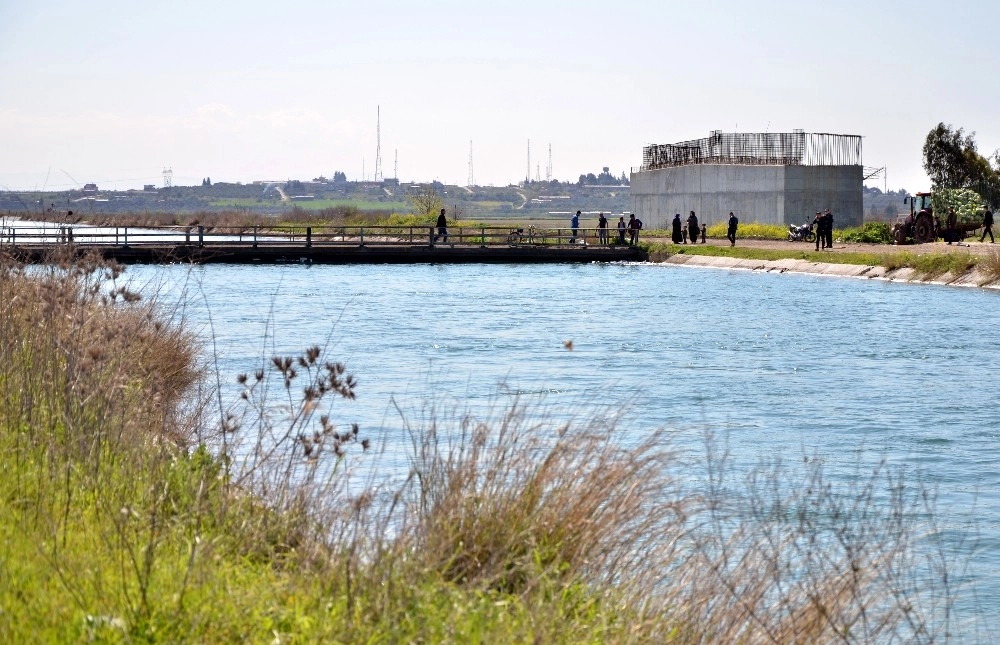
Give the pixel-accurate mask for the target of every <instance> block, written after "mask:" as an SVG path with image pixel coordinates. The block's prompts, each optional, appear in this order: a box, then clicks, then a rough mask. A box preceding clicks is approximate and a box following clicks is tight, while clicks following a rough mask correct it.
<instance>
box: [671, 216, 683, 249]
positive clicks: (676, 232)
mask: <svg viewBox="0 0 1000 645" xmlns="http://www.w3.org/2000/svg"><path fill="white" fill-rule="evenodd" d="M683 228H684V224H683V223H682V222H681V214H680V213H677V214H676V215H674V221H673V228H672V230H671V231H670V239H671V241H673V243H674V244H680V243H681V239H683V234H682V233H681V230H682V229H683Z"/></svg>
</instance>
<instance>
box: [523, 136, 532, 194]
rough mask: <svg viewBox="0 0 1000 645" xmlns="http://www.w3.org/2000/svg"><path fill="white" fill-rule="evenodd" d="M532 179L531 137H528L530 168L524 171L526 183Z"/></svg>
mask: <svg viewBox="0 0 1000 645" xmlns="http://www.w3.org/2000/svg"><path fill="white" fill-rule="evenodd" d="M530 181H531V139H528V169H527V171H525V173H524V183H525V184H527V183H529V182H530Z"/></svg>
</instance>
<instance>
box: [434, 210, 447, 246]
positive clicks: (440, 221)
mask: <svg viewBox="0 0 1000 645" xmlns="http://www.w3.org/2000/svg"><path fill="white" fill-rule="evenodd" d="M434 225H435V226H437V230H438V232H437V235H435V236H434V241H435V242H437V241H438V238H439V237H443V238H444V243H445V244H447V243H448V220H447V218H445V216H444V209H443V208H442V209H441V214H440V215H438V218H437V223H436V224H434Z"/></svg>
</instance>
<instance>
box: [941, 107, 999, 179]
mask: <svg viewBox="0 0 1000 645" xmlns="http://www.w3.org/2000/svg"><path fill="white" fill-rule="evenodd" d="M975 135H976V133H975V132H970V133H969V134H965V131H964V130H963V129H962V128H958V129H957V130H953V129H952V126H951V125H945V124H944V123H938V124H937V127H935V128H934V129H933V130H931V131H930V132H929V133H927V139H926V140H925V141H924V170H925V171H927V176H928V177H930V179H931V184H933V186H934V188H935V189H937V188H973V187H975V186H977V185H978V184H982V183H985V184H987V185H989V184H994V183H996V184H1000V175H998V173H997V171H996V170H995V169H993V167H991V166H990V162H989V160H987V159H986V158H985V157H983V156H982V155H980V154H979V152H978V151H977V150H976V139H975Z"/></svg>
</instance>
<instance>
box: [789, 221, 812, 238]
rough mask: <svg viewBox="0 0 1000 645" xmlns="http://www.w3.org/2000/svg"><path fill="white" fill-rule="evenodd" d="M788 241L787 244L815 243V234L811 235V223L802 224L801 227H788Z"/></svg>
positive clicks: (793, 225) (790, 225) (791, 225)
mask: <svg viewBox="0 0 1000 645" xmlns="http://www.w3.org/2000/svg"><path fill="white" fill-rule="evenodd" d="M788 241H789V242H815V241H816V234H815V233H813V225H812V224H811V223H807V224H803V225H802V226H796V225H795V224H789V225H788Z"/></svg>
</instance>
